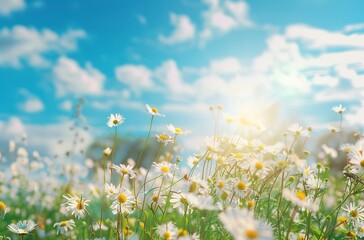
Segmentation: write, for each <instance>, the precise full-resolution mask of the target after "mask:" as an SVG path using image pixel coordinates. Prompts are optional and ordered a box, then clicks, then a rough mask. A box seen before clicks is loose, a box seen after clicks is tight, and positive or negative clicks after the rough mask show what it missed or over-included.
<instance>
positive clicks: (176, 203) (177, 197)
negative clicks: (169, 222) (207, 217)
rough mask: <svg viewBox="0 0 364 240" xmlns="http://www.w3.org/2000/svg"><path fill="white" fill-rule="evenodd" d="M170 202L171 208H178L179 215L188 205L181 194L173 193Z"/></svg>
mask: <svg viewBox="0 0 364 240" xmlns="http://www.w3.org/2000/svg"><path fill="white" fill-rule="evenodd" d="M170 201H171V203H172V204H173V208H178V210H179V211H180V212H181V213H183V212H184V210H185V207H187V206H188V204H189V203H188V201H187V197H186V194H185V193H183V192H179V193H173V194H172V196H171V200H170Z"/></svg>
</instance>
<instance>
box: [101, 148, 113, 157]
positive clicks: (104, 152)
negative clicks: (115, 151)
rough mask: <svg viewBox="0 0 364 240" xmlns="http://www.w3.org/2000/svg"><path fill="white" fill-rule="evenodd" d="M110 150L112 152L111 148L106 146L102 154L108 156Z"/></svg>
mask: <svg viewBox="0 0 364 240" xmlns="http://www.w3.org/2000/svg"><path fill="white" fill-rule="evenodd" d="M111 152H112V149H111V148H109V147H107V148H105V149H104V151H103V154H104V156H105V157H108V156H110V154H111Z"/></svg>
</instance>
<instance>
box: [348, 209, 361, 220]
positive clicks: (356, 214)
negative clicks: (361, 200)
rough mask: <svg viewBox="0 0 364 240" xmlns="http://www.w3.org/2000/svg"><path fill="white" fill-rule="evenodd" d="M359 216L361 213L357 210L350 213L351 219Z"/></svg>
mask: <svg viewBox="0 0 364 240" xmlns="http://www.w3.org/2000/svg"><path fill="white" fill-rule="evenodd" d="M358 215H359V212H358V211H357V210H356V209H354V210H351V211H350V216H351V217H353V218H356V217H357V216H358Z"/></svg>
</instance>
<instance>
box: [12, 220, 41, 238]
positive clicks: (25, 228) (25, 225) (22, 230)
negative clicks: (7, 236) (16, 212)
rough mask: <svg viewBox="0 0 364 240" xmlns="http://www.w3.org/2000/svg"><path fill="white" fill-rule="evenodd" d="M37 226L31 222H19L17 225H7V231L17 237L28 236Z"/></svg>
mask: <svg viewBox="0 0 364 240" xmlns="http://www.w3.org/2000/svg"><path fill="white" fill-rule="evenodd" d="M36 226H37V224H35V223H34V222H33V221H32V220H29V221H27V220H24V221H19V222H18V223H17V224H14V223H12V224H10V225H8V229H9V231H11V232H13V233H15V234H18V235H28V233H30V232H31V231H33V230H34V228H35V227H36Z"/></svg>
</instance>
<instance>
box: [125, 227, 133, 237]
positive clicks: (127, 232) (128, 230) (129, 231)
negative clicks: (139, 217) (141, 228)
mask: <svg viewBox="0 0 364 240" xmlns="http://www.w3.org/2000/svg"><path fill="white" fill-rule="evenodd" d="M123 233H124V235H125V236H128V235H130V234H131V233H132V231H131V230H130V228H129V227H124V228H123Z"/></svg>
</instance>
